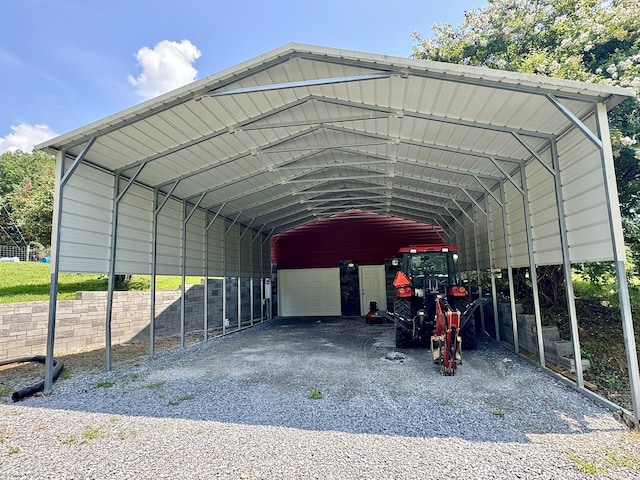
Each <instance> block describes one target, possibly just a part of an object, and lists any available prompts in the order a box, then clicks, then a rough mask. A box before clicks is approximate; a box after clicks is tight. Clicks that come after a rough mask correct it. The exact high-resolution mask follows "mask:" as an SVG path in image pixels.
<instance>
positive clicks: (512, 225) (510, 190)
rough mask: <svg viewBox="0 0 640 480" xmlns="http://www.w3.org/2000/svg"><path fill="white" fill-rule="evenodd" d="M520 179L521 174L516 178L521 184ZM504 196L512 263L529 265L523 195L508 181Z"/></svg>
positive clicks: (515, 265) (517, 183) (516, 265)
mask: <svg viewBox="0 0 640 480" xmlns="http://www.w3.org/2000/svg"><path fill="white" fill-rule="evenodd" d="M519 180H520V179H519V176H518V178H514V182H515V183H516V185H519V184H520V181H519ZM504 196H505V205H506V207H507V228H508V230H509V244H510V254H511V265H512V267H513V268H518V267H528V266H529V253H528V252H529V249H528V247H527V234H526V230H525V228H526V227H525V221H524V206H523V203H522V195H521V194H520V192H519V191H518V190H516V188H515V187H514V186H513V185H512V184H511V183H510V182H508V183H506V184H505V187H504Z"/></svg>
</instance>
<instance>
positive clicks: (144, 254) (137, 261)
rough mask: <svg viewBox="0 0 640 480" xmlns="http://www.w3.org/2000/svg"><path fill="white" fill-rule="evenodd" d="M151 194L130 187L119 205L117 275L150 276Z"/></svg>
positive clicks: (136, 187)
mask: <svg viewBox="0 0 640 480" xmlns="http://www.w3.org/2000/svg"><path fill="white" fill-rule="evenodd" d="M152 221H153V192H152V191H150V190H148V189H146V188H143V187H141V186H138V185H133V186H132V187H131V188H130V189H129V191H128V192H127V194H126V195H125V196H124V197H123V198H122V200H121V201H120V207H119V210H118V241H117V247H118V252H117V255H116V266H115V271H116V273H128V272H136V273H139V274H147V275H149V274H151V240H152V239H151V222H152Z"/></svg>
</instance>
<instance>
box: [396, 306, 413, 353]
mask: <svg viewBox="0 0 640 480" xmlns="http://www.w3.org/2000/svg"><path fill="white" fill-rule="evenodd" d="M393 311H394V313H395V314H396V315H398V316H400V317H402V318H404V319H405V321H406V324H408V323H409V322H410V321H411V318H412V317H413V315H412V314H411V299H409V298H396V300H395V301H394V302H393ZM403 323H405V322H403ZM412 346H413V332H412V331H410V330H408V329H407V328H404V327H403V326H400V325H396V347H397V348H411V347H412Z"/></svg>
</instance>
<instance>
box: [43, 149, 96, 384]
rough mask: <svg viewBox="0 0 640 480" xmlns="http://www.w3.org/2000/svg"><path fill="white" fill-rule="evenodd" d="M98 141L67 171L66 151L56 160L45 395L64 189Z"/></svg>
mask: <svg viewBox="0 0 640 480" xmlns="http://www.w3.org/2000/svg"><path fill="white" fill-rule="evenodd" d="M95 141H96V137H93V138H91V140H89V142H87V145H86V146H85V147H84V148H83V149H82V152H80V155H78V156H77V157H76V159H75V160H74V161H73V163H72V164H71V166H70V167H69V169H68V170H66V171H65V163H66V160H67V153H66V151H64V150H62V151H61V152H60V153H58V158H57V159H56V184H57V188H56V192H55V200H56V202H55V203H56V204H57V205H56V210H55V214H54V216H53V230H52V235H51V247H52V251H53V264H52V265H51V278H50V283H49V318H48V321H47V347H46V353H45V360H44V369H45V372H44V388H43V392H44V393H45V394H48V393H51V389H52V386H53V355H54V350H55V348H54V347H55V338H56V309H57V306H58V273H59V270H60V232H61V229H62V199H63V198H64V187H65V185H66V184H67V182H68V181H69V179H70V178H71V175H73V173H74V172H75V171H76V169H77V168H78V166H79V165H80V163H81V162H82V160H83V159H84V157H85V156H86V155H87V153H88V152H89V150H90V149H91V147H92V146H93V144H94V143H95Z"/></svg>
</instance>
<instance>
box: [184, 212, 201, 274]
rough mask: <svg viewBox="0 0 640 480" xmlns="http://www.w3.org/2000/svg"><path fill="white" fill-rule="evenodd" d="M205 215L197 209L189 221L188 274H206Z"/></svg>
mask: <svg viewBox="0 0 640 480" xmlns="http://www.w3.org/2000/svg"><path fill="white" fill-rule="evenodd" d="M204 215H205V214H204V211H203V210H196V212H195V213H194V214H193V215H191V218H190V219H189V222H188V223H187V272H186V273H187V275H193V276H202V275H204V227H205V225H204V221H205V219H204Z"/></svg>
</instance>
